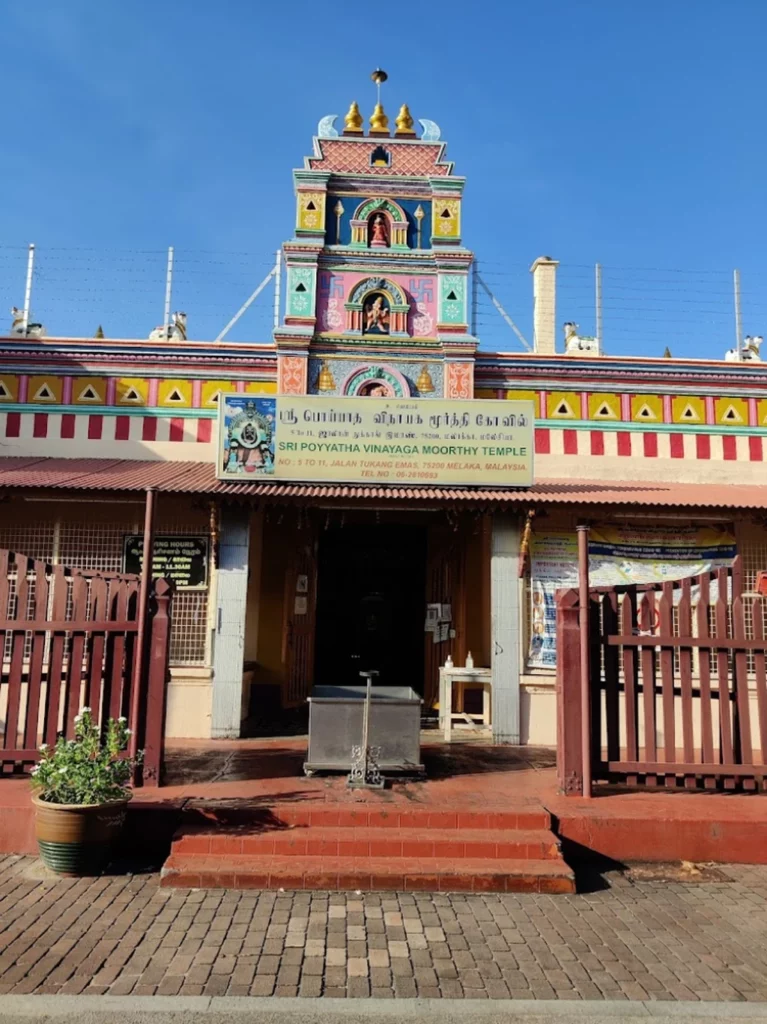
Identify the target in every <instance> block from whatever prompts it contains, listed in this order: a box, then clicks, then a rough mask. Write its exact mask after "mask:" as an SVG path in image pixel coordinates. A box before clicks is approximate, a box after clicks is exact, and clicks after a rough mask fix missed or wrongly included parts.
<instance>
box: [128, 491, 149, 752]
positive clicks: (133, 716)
mask: <svg viewBox="0 0 767 1024" xmlns="http://www.w3.org/2000/svg"><path fill="white" fill-rule="evenodd" d="M154 507H155V501H154V490H153V489H152V488H151V487H148V488H147V491H146V504H145V506H144V540H143V548H142V552H143V553H142V558H141V585H140V587H139V595H138V609H137V611H136V621H137V623H138V632H137V635H136V646H135V648H134V651H133V658H134V662H133V678H132V680H131V695H130V714H129V715H128V722H129V724H130V728H131V736H130V743H129V745H128V752H129V753H130V756H131V757H135V756H136V753H137V751H138V727H139V716H140V714H141V693H142V690H143V680H142V678H141V677H142V672H143V667H144V647H145V637H146V615H147V605H148V600H149V588H150V585H151V582H152V547H153V546H154Z"/></svg>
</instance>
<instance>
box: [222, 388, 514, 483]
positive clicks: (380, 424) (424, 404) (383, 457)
mask: <svg viewBox="0 0 767 1024" xmlns="http://www.w3.org/2000/svg"><path fill="white" fill-rule="evenodd" d="M533 416H534V410H533V403H532V402H511V401H503V402H501V401H488V400H480V399H474V400H470V401H439V400H432V399H416V398H411V399H402V400H400V399H387V398H327V397H324V396H323V397H315V396H308V395H306V396H305V395H299V396H292V395H280V396H278V397H271V396H261V395H250V394H240V393H237V394H228V395H222V396H221V397H220V399H219V444H218V469H217V472H218V476H219V478H220V479H222V480H243V481H244V480H252V479H263V480H293V481H307V482H315V483H322V482H330V483H359V484H398V485H400V486H408V485H413V484H420V485H429V484H431V485H432V486H456V487H460V486H482V487H529V486H530V485H531V484H532V482H533Z"/></svg>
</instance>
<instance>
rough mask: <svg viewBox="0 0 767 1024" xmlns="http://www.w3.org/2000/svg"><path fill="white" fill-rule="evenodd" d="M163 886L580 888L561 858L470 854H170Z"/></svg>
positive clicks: (403, 889)
mask: <svg viewBox="0 0 767 1024" xmlns="http://www.w3.org/2000/svg"><path fill="white" fill-rule="evenodd" d="M160 885H161V886H163V887H175V888H185V889H186V888H189V889H288V890H298V889H319V890H330V891H334V890H335V891H339V890H340V891H343V890H346V891H360V892H377V891H382V890H384V891H401V892H408V891H422V892H542V893H572V892H575V878H574V876H573V873H572V871H571V870H570V868H568V866H567V865H566V864H565V862H564V861H563V860H562V859H561V858H557V859H547V860H543V859H541V860H534V859H525V860H517V859H492V860H491V859H484V858H483V859H477V858H472V859H463V860H459V861H456V860H455V859H453V858H434V859H432V860H428V861H424V860H422V859H416V858H404V857H402V858H391V857H323V856H296V857H288V858H286V857H283V856H276V855H269V854H264V855H261V856H256V855H243V854H240V855H229V856H226V857H221V856H214V855H204V854H201V855H188V856H187V855H184V856H178V855H176V854H171V856H170V857H169V858H168V860H167V861H166V863H165V865H164V867H163V869H162V873H161V878H160Z"/></svg>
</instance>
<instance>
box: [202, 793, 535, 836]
mask: <svg viewBox="0 0 767 1024" xmlns="http://www.w3.org/2000/svg"><path fill="white" fill-rule="evenodd" d="M183 824H184V826H185V827H186V828H191V827H193V826H195V825H196V826H199V827H200V828H201V829H202V830H203V831H213V830H216V829H222V828H228V829H247V828H251V829H253V830H255V829H257V828H258V829H271V828H284V827H285V826H288V825H292V826H295V827H302V828H308V827H318V828H342V829H346V828H381V829H384V828H413V829H420V830H423V829H461V830H462V831H464V830H466V829H472V830H475V829H492V830H505V829H518V828H519V829H549V828H551V816H550V815H549V813H548V811H547V810H546V809H545V808H544V807H542V806H541V804H539V803H537V802H535V801H533V802H531V803H519V804H517V805H515V804H513V803H510V804H509V805H507V806H505V807H504V810H502V811H475V810H471V809H456V810H447V809H435V808H434V807H433V806H431V807H415V808H414V807H413V806H412V805H411V804H408V803H395V802H394V801H391V802H386V803H384V804H383V806H381V804H380V803H378V802H377V803H376V804H369V803H366V802H363V801H359V802H350V803H337V804H329V803H326V802H325V801H309V800H307V801H302V802H301V803H295V804H291V803H285V804H280V803H279V802H278V803H274V804H272V805H270V806H269V807H248V806H238V807H231V806H227V805H226V804H221V803H219V804H217V803H216V802H215V801H211V800H206V801H204V802H200V803H193V804H190V805H188V806H187V807H186V808H185V810H184V815H183Z"/></svg>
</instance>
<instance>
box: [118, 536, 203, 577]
mask: <svg viewBox="0 0 767 1024" xmlns="http://www.w3.org/2000/svg"><path fill="white" fill-rule="evenodd" d="M123 543H124V548H123V569H124V571H125V572H132V573H136V574H137V575H138V574H140V572H141V569H142V565H143V562H144V538H143V537H141V536H139V535H136V534H130V535H128V536H126V537H125V538H124V541H123ZM152 576H153V577H155V578H157V577H159V576H162V577H164V578H165V579H169V580H173V582H174V583H175V584H176V588H177V589H178V590H204V589H205V587H207V585H208V538H207V537H194V536H186V535H183V534H179V535H175V536H171V535H166V536H156V537H155V538H154V543H153V545H152Z"/></svg>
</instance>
